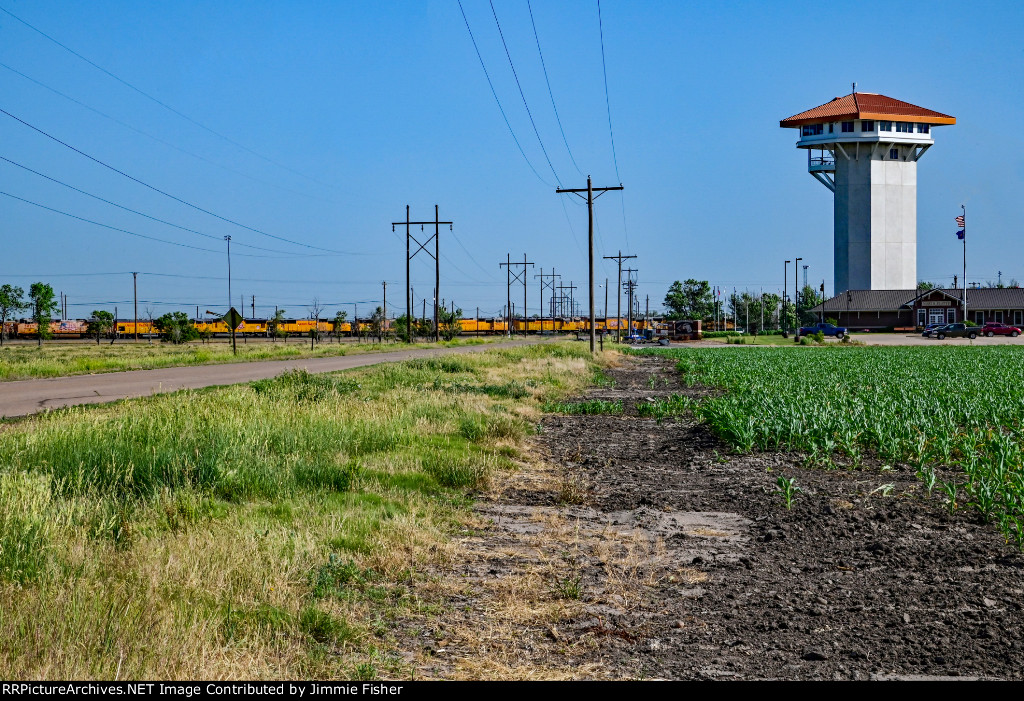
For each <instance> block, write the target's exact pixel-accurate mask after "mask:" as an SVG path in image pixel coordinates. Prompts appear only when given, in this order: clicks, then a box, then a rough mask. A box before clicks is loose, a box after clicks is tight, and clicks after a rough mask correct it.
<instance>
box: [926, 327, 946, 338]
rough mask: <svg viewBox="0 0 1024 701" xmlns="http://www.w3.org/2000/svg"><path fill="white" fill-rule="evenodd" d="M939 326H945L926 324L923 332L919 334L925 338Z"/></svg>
mask: <svg viewBox="0 0 1024 701" xmlns="http://www.w3.org/2000/svg"><path fill="white" fill-rule="evenodd" d="M940 326H945V324H928V325H927V326H925V327H924V331H922V332H921V335H922V336H925V337H927V336H928V334H930V333H931V332H932V331H934V330H935V329H937V328H939V327H940Z"/></svg>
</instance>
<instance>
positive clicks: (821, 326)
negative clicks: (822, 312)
mask: <svg viewBox="0 0 1024 701" xmlns="http://www.w3.org/2000/svg"><path fill="white" fill-rule="evenodd" d="M819 331H820V332H821V333H823V334H825V335H826V336H835V337H836V338H838V339H839V340H840V341H841V340H843V337H844V336H846V334H848V333H849V331H847V330H846V328H845V327H843V326H833V325H832V324H829V323H826V322H818V323H817V324H814V325H813V326H801V327H800V330H799V331H797V334H796V335H797V336H798V337H799V336H813V335H814V334H816V333H818V332H819Z"/></svg>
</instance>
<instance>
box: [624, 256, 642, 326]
mask: <svg viewBox="0 0 1024 701" xmlns="http://www.w3.org/2000/svg"><path fill="white" fill-rule="evenodd" d="M634 257H635V256H634ZM625 272H626V283H625V284H626V290H627V292H628V294H629V296H628V298H627V300H626V301H627V302H628V305H629V306H628V307H627V308H626V309H627V311H626V335H627V336H629V335H632V333H633V288H635V287H636V281H635V280H633V278H632V273H636V272H640V271H639V270H637V269H636V268H626V271H625Z"/></svg>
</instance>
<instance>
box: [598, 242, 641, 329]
mask: <svg viewBox="0 0 1024 701" xmlns="http://www.w3.org/2000/svg"><path fill="white" fill-rule="evenodd" d="M605 258H607V259H608V260H614V261H618V263H619V282H618V284H617V285H616V286H615V342H616V343H619V342H621V341H622V328H621V327H622V323H621V322H622V261H624V260H626V259H628V258H636V256H624V255H622V251H621V250H620V251H619V255H617V256H605ZM604 327H605V328H606V329H607V328H608V310H607V309H605V310H604Z"/></svg>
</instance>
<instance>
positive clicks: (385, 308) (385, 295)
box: [380, 280, 388, 335]
mask: <svg viewBox="0 0 1024 701" xmlns="http://www.w3.org/2000/svg"><path fill="white" fill-rule="evenodd" d="M380 284H382V285H383V286H384V320H383V321H382V322H381V323H382V324H383V331H382V335H387V332H388V281H387V280H382V281H381V283H380Z"/></svg>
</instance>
